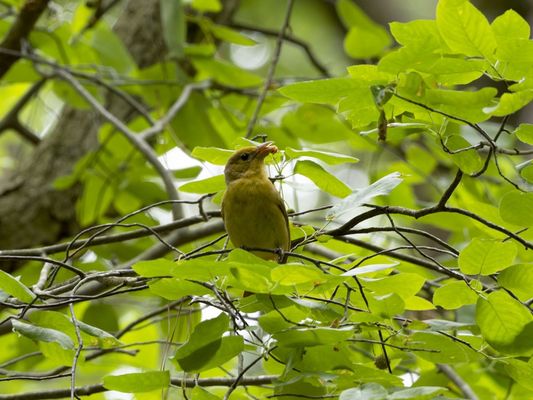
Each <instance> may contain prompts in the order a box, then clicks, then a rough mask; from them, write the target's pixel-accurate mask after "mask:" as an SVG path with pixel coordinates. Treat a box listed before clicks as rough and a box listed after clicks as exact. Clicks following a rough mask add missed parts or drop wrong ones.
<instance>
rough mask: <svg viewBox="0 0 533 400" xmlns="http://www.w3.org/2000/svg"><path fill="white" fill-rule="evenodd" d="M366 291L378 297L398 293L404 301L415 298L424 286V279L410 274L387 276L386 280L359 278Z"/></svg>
mask: <svg viewBox="0 0 533 400" xmlns="http://www.w3.org/2000/svg"><path fill="white" fill-rule="evenodd" d="M359 279H361V281H362V283H363V286H364V287H365V289H369V290H371V291H373V292H374V293H375V294H376V295H384V294H389V293H396V294H397V295H398V296H400V297H401V298H402V299H404V300H405V299H407V298H409V297H411V296H414V295H415V294H417V293H418V291H419V290H420V289H421V288H422V286H423V285H424V282H425V279H424V277H422V276H420V275H418V274H413V273H409V272H402V273H401V274H396V275H391V276H386V277H384V278H377V279H373V278H359Z"/></svg>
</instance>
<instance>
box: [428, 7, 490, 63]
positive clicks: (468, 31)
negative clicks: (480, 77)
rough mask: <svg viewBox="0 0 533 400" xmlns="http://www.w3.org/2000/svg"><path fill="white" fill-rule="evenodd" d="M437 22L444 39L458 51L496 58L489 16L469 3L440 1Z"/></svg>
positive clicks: (470, 54)
mask: <svg viewBox="0 0 533 400" xmlns="http://www.w3.org/2000/svg"><path fill="white" fill-rule="evenodd" d="M436 21H437V26H438V28H439V31H440V34H441V35H442V38H443V39H444V41H445V42H446V44H447V45H448V46H449V47H450V48H451V49H452V50H453V51H454V52H459V53H463V54H465V55H467V56H474V57H475V56H482V57H484V58H486V59H488V60H492V59H493V58H494V51H495V50H496V38H495V36H494V32H493V31H492V29H491V27H490V25H489V22H488V21H487V19H486V18H485V16H484V15H483V14H482V13H481V12H480V11H479V10H478V9H477V8H475V7H474V6H473V5H472V4H471V3H470V2H469V1H467V0H440V1H439V3H438V5H437V16H436Z"/></svg>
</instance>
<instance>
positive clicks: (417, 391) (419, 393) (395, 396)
mask: <svg viewBox="0 0 533 400" xmlns="http://www.w3.org/2000/svg"><path fill="white" fill-rule="evenodd" d="M446 392H448V389H446V388H443V387H436V386H418V387H414V388H409V389H402V390H398V391H397V392H394V393H392V394H390V395H389V396H387V400H407V399H412V400H415V399H416V400H430V399H437V398H439V397H441V396H439V395H441V394H443V393H446Z"/></svg>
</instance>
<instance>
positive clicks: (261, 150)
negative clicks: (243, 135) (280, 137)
mask: <svg viewBox="0 0 533 400" xmlns="http://www.w3.org/2000/svg"><path fill="white" fill-rule="evenodd" d="M277 152H278V148H277V147H276V146H274V145H273V144H272V142H265V143H262V144H260V145H259V146H257V148H256V149H255V153H256V155H257V156H259V157H261V158H265V157H266V156H268V155H269V154H274V153H277Z"/></svg>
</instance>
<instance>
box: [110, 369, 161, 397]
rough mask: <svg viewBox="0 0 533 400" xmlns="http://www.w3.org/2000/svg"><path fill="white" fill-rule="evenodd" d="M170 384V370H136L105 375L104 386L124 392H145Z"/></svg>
mask: <svg viewBox="0 0 533 400" xmlns="http://www.w3.org/2000/svg"><path fill="white" fill-rule="evenodd" d="M169 385H170V372H169V371H146V372H134V373H131V374H123V375H107V376H104V387H105V388H106V389H109V390H116V391H118V392H123V393H143V392H151V391H152V390H157V389H166V388H167V387H168V386H169Z"/></svg>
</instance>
